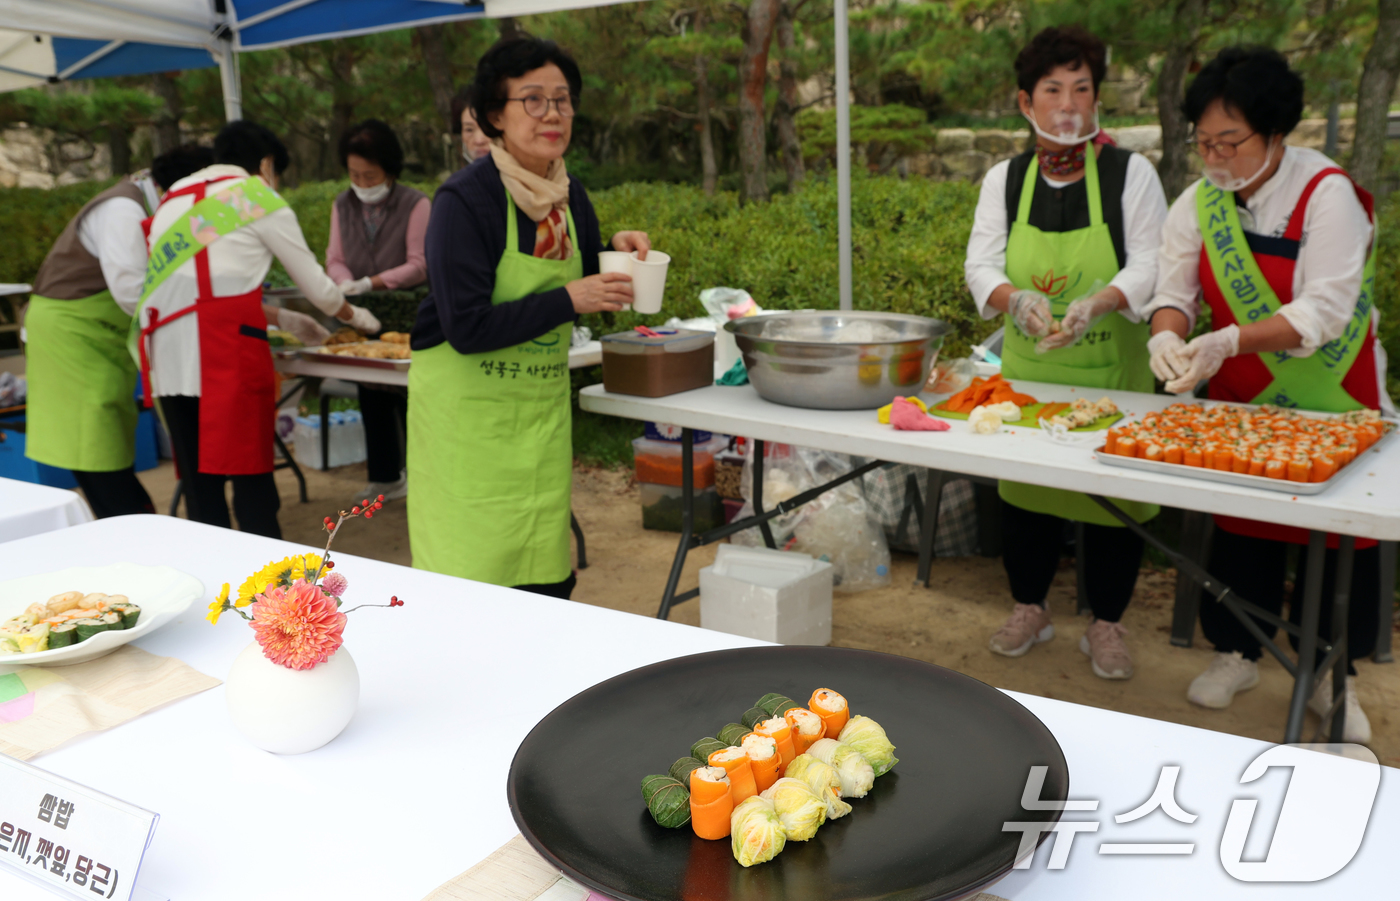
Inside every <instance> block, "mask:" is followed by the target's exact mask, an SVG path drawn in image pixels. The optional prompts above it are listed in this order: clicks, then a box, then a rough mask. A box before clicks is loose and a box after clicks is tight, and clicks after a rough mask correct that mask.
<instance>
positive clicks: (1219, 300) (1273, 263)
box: [1200, 167, 1380, 549]
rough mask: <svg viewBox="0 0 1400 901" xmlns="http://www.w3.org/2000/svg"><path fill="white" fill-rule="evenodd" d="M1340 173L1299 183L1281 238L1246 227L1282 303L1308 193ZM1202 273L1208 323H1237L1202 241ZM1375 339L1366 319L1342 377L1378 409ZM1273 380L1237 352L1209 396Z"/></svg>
mask: <svg viewBox="0 0 1400 901" xmlns="http://www.w3.org/2000/svg"><path fill="white" fill-rule="evenodd" d="M1339 173H1340V174H1342V175H1346V174H1347V173H1346V172H1345V171H1344V170H1342V169H1339V168H1336V167H1333V168H1330V169H1324V170H1323V171H1321V172H1319V173H1317V175H1315V176H1313V178H1312V181H1310V182H1308V184H1307V187H1305V188H1304V189H1303V195H1302V196H1301V197H1299V198H1298V205H1297V206H1295V207H1294V208H1293V213H1292V214H1291V215H1290V216H1289V218H1288V228H1287V229H1286V230H1285V231H1284V233H1283V237H1282V238H1271V237H1267V236H1262V235H1256V234H1254V233H1252V232H1246V233H1245V235H1246V237H1247V238H1248V241H1249V249H1250V251H1251V252H1252V253H1253V254H1254V259H1255V260H1256V261H1257V262H1258V263H1259V269H1260V271H1262V272H1263V273H1264V278H1265V279H1266V280H1267V281H1268V282H1269V287H1271V288H1273V289H1274V293H1275V294H1276V295H1278V299H1279V302H1280V303H1289V302H1291V301H1292V300H1293V270H1294V267H1296V266H1297V265H1298V249H1299V247H1300V246H1301V245H1302V238H1303V217H1304V214H1305V213H1306V212H1307V207H1308V200H1309V199H1310V198H1311V197H1312V194H1313V191H1314V190H1315V189H1316V188H1317V185H1318V182H1320V181H1322V179H1324V178H1326V177H1327V176H1329V175H1336V174H1339ZM1348 178H1350V176H1348ZM1352 185H1353V187H1355V188H1356V196H1357V198H1358V199H1360V201H1361V205H1362V206H1363V207H1365V209H1366V214H1367V215H1368V216H1369V217H1370V218H1371V222H1372V223H1373V224H1374V223H1375V221H1376V217H1375V212H1374V201H1373V199H1372V197H1371V194H1370V193H1369V192H1368V191H1366V190H1365V189H1363V188H1362V187H1360V186H1359V185H1356V183H1355V182H1353V183H1352ZM1200 273H1201V293H1202V295H1204V297H1205V299H1206V302H1207V303H1209V304H1210V314H1211V327H1212V328H1213V329H1222V328H1226V327H1227V326H1230V325H1233V324H1236V323H1237V320H1236V319H1235V315H1234V313H1233V312H1232V311H1231V310H1230V305H1229V303H1227V302H1226V300H1225V297H1224V295H1223V294H1222V293H1221V291H1220V286H1219V284H1218V283H1217V282H1216V280H1215V272H1214V270H1213V269H1212V268H1211V265H1210V258H1209V256H1207V254H1206V251H1205V246H1204V245H1202V247H1201V262H1200ZM1375 343H1376V334H1375V326H1374V324H1368V325H1367V327H1366V337H1365V338H1364V339H1363V341H1362V345H1361V351H1360V353H1359V354H1358V355H1357V357H1356V362H1354V363H1353V364H1352V366H1351V369H1349V370H1347V374H1346V376H1345V377H1343V379H1342V388H1343V389H1345V390H1346V392H1347V394H1349V395H1351V396H1352V397H1353V398H1355V399H1356V401H1357V403H1360V404H1362V405H1363V406H1366V407H1370V408H1371V409H1373V410H1378V409H1380V389H1379V387H1378V382H1377V379H1376V351H1375ZM1272 381H1273V376H1272V375H1271V374H1270V373H1269V369H1268V367H1266V366H1265V365H1264V363H1263V361H1262V360H1260V359H1259V355H1258V354H1239V355H1237V356H1233V357H1230V358H1229V359H1228V360H1226V361H1225V363H1224V365H1222V366H1221V367H1220V371H1219V372H1217V373H1216V374H1215V375H1213V376H1211V378H1210V390H1209V396H1210V398H1211V399H1212V400H1222V401H1229V402H1231V403H1249V402H1250V401H1251V400H1252V399H1253V398H1255V397H1258V396H1259V393H1260V392H1261V391H1263V390H1264V389H1265V388H1267V387H1268V386H1269V383H1270V382H1272ZM1215 524H1216V525H1217V526H1219V527H1220V528H1222V529H1224V530H1225V531H1227V532H1233V533H1234V534H1236V535H1248V536H1251V537H1254V538H1269V539H1272V540H1274V541H1287V542H1290V543H1292V544H1307V543H1308V533H1307V531H1306V530H1305V529H1299V528H1295V527H1293V526H1281V525H1277V524H1275V523H1267V522H1259V521H1257V520H1253V519H1241V518H1240V517H1237V516H1222V515H1220V514H1216V516H1215ZM1337 540H1338V539H1337V536H1336V535H1334V534H1328V536H1327V546H1328V547H1329V548H1334V549H1335V548H1336V547H1337ZM1375 544H1376V542H1374V541H1372V540H1370V539H1366V538H1358V539H1357V541H1356V547H1357V548H1358V549H1361V548H1368V547H1374V546H1375Z"/></svg>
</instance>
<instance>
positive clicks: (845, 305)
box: [835, 0, 851, 310]
mask: <svg viewBox="0 0 1400 901" xmlns="http://www.w3.org/2000/svg"><path fill="white" fill-rule="evenodd" d="M835 7H836V223H837V228H836V230H837V238H838V241H839V242H840V246H839V254H840V257H839V258H840V278H841V309H843V310H849V309H851V44H850V32H849V28H848V25H847V16H846V0H836V2H835Z"/></svg>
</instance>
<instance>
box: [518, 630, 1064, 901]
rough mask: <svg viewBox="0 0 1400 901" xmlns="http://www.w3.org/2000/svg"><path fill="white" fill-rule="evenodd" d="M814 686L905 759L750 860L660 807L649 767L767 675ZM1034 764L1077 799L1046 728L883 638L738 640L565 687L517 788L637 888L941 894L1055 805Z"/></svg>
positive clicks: (582, 876)
mask: <svg viewBox="0 0 1400 901" xmlns="http://www.w3.org/2000/svg"><path fill="white" fill-rule="evenodd" d="M817 688H831V689H834V690H836V691H839V692H841V693H842V694H844V695H845V696H846V697H847V699H849V701H850V703H851V709H852V710H853V711H854V712H855V713H858V714H864V715H867V716H870V717H872V718H874V719H875V720H876V721H877V722H879V723H880V724H881V725H882V726H884V727H885V729H886V730H887V731H888V733H889V736H890V740H891V741H893V742H894V744H895V746H896V748H897V750H896V752H895V753H896V756H897V757H898V758H899V765H898V766H896V767H895V768H894V770H893V771H892V772H890V773H888V774H886V775H884V776H881V777H880V778H879V779H877V780H875V788H874V789H873V790H872V791H871V792H870V793H869V794H868V795H866V796H865V797H864V798H859V799H852V800H851V805H852V806H853V807H854V808H855V809H854V810H853V811H852V812H851V813H850V814H848V815H847V816H845V817H842V818H841V819H839V820H835V821H833V822H829V823H827V824H826V825H824V826H822V827H821V829H820V830H818V832H817V836H816V838H814V839H812V840H811V841H808V842H789V843H788V845H787V847H786V848H785V849H784V850H783V852H782V853H781V854H779V855H778V857H777V858H775V859H774V860H773V861H771V862H770V863H766V864H759V865H757V866H753V867H749V868H748V869H745V868H744V867H741V866H739V864H738V863H737V862H735V860H734V857H733V854H732V853H731V851H730V847H729V841H728V840H725V841H718V842H712V841H704V840H702V839H699V838H696V837H695V834H694V832H692V831H691V828H690V826H689V824H687V825H686V826H683V827H682V828H680V829H663V828H662V827H660V826H658V825H657V824H656V823H655V822H654V821H653V820H652V818H651V815H650V814H649V813H647V810H646V806H645V804H643V803H642V793H641V781H642V777H644V776H647V775H649V774H651V773H665V772H666V771H667V769H668V768H669V767H670V766H671V762H672V761H674V760H675V759H676V758H677V757H684V756H685V755H686V754H688V753H689V751H690V746H691V744H692V743H693V742H695V741H696V740H697V739H699V738H701V737H702V736H706V735H714V734H715V733H716V732H717V731H719V729H720V728H721V727H722V726H724V724H725V723H729V722H737V721H738V720H739V716H740V714H742V713H743V712H744V711H745V710H747V709H748V708H749V707H751V706H752V705H753V703H754V701H756V700H758V698H759V697H760V696H762V695H764V694H766V693H767V692H770V691H777V692H782V693H784V694H786V695H788V696H789V697H791V698H793V699H794V700H796V701H798V702H799V703H805V702H806V700H807V699H808V698H809V697H810V696H811V693H812V691H813V690H815V689H817ZM1037 765H1043V766H1048V767H1049V771H1048V772H1047V774H1046V778H1045V787H1044V790H1043V792H1042V798H1043V799H1045V800H1052V799H1054V800H1063V799H1065V798H1067V797H1068V796H1069V767H1068V766H1067V764H1066V763H1065V757H1064V754H1063V753H1062V752H1061V750H1060V746H1059V743H1058V742H1056V741H1055V738H1054V736H1053V735H1051V734H1050V730H1048V729H1046V728H1045V725H1044V724H1043V723H1041V722H1040V720H1038V719H1036V718H1035V716H1033V715H1032V714H1031V712H1030V711H1029V710H1027V709H1026V708H1025V707H1022V706H1021V705H1020V704H1017V703H1016V702H1015V701H1013V700H1011V699H1010V698H1008V697H1007V696H1006V695H1004V694H1002V693H1001V692H999V691H997V690H996V689H994V688H992V687H990V686H988V685H984V684H983V683H981V682H978V681H977V680H975V679H971V678H969V677H967V676H964V675H961V674H959V673H955V672H953V671H952V670H948V669H944V668H942V667H938V666H933V665H931V664H928V663H923V662H921V661H918V660H911V659H909V658H907V657H896V656H893V655H889V654H879V653H876V652H874V651H861V650H852V649H847V648H823V647H796V646H794V647H764V648H741V649H737V650H730V651H716V652H713V653H709V654H697V655H694V656H691V657H678V658H676V659H674V660H666V661H663V662H661V663H656V664H653V665H651V666H645V667H642V668H640V669H635V670H632V671H631V672H628V673H623V674H622V675H620V676H617V677H615V678H613V679H609V680H607V681H606V682H601V683H599V684H598V685H595V686H593V687H592V688H590V689H588V690H587V691H584V692H582V693H580V694H578V695H575V696H574V697H572V698H570V699H569V700H568V701H565V702H564V703H563V704H561V705H559V707H557V708H556V709H555V710H554V711H552V712H551V713H550V714H549V715H548V716H546V717H545V718H544V719H543V720H541V721H540V723H539V725H537V726H535V728H534V729H533V730H532V731H531V732H530V734H529V735H527V736H526V737H525V740H524V741H523V742H522V743H521V745H520V749H519V750H518V751H517V752H516V754H515V760H514V761H513V762H512V764H511V768H510V779H509V781H508V783H507V788H506V792H507V795H508V797H509V800H510V808H511V812H512V813H513V814H514V815H515V822H516V824H517V825H519V827H520V831H521V833H522V834H523V835H524V836H525V838H526V839H528V840H529V842H530V844H532V845H533V846H534V847H535V849H536V850H537V851H539V852H540V853H541V854H542V855H544V857H545V858H546V859H547V860H550V861H552V862H553V863H554V864H555V865H557V866H558V867H559V868H560V869H561V870H563V871H564V872H565V873H567V874H568V875H569V876H570V877H572V878H574V879H576V880H578V881H579V882H581V883H583V884H585V885H587V886H589V887H591V888H594V889H597V890H598V891H599V892H602V893H604V894H607V895H611V896H613V897H615V898H619V899H623V901H759V899H762V901H777V899H784V901H823V899H826V901H863V899H875V898H878V899H881V901H932V899H944V898H957V897H960V896H962V895H964V894H967V893H968V892H971V891H973V890H975V889H978V888H980V887H983V886H986V885H989V884H991V883H992V882H994V881H996V880H997V879H999V878H1001V877H1002V876H1003V875H1005V874H1006V873H1007V872H1008V871H1009V870H1010V869H1011V866H1012V864H1013V863H1014V862H1015V858H1016V850H1017V847H1018V844H1019V841H1020V835H1021V834H1020V833H1019V832H1003V831H1002V824H1003V823H1005V822H1007V821H1012V820H1019V821H1044V822H1054V821H1056V820H1058V819H1059V816H1060V815H1059V812H1058V811H1028V810H1023V809H1022V807H1021V793H1022V791H1023V790H1024V788H1025V785H1026V777H1027V775H1028V774H1029V772H1030V768H1031V767H1032V766H1037ZM1048 834H1049V833H1044V834H1042V838H1044V837H1045V836H1046V835H1048Z"/></svg>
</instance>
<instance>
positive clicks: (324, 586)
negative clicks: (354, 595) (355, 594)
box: [321, 573, 350, 597]
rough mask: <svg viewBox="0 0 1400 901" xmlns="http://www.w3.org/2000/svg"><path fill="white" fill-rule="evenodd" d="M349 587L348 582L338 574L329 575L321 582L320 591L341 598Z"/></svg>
mask: <svg viewBox="0 0 1400 901" xmlns="http://www.w3.org/2000/svg"><path fill="white" fill-rule="evenodd" d="M349 587H350V580H349V579H347V578H345V577H344V576H342V575H341V574H340V573H331V574H330V575H329V576H326V577H325V578H324V579H322V580H321V590H322V591H324V592H325V593H326V594H330V595H335V596H336V597H341V596H343V595H344V594H345V592H346V590H347V589H349Z"/></svg>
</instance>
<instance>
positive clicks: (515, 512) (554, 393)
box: [407, 191, 584, 586]
mask: <svg viewBox="0 0 1400 901" xmlns="http://www.w3.org/2000/svg"><path fill="white" fill-rule="evenodd" d="M518 232H519V226H518V224H517V222H516V216H515V203H514V201H512V200H511V198H510V192H509V191H507V192H506V251H505V253H504V254H503V255H502V256H501V262H500V263H499V264H498V265H497V266H496V286H495V288H494V290H492V292H491V303H492V304H493V305H494V304H501V303H509V302H510V301H513V300H519V299H520V298H522V297H525V296H527V295H530V294H538V293H541V292H544V291H550V290H553V289H555V288H560V287H563V286H564V285H565V284H567V283H568V282H571V281H573V280H575V279H579V278H582V277H583V256H582V254H583V253H584V249H583V248H582V247H580V246H579V245H578V235H577V232H576V231H575V229H574V218H573V214H572V213H570V214H569V235H570V237H571V239H572V240H573V244H574V254H573V256H572V257H571V258H570V259H568V260H543V259H538V258H536V257H533V256H530V255H528V254H524V253H521V252H520V240H519V234H518ZM573 328H574V327H573V323H572V322H566V323H564V324H563V325H560V326H557V327H555V328H554V329H552V330H550V331H548V332H545V333H544V334H543V335H540V336H539V337H538V338H535V339H533V340H531V341H526V342H524V343H523V344H517V345H515V346H514V347H506V348H503V349H501V350H496V351H491V352H490V353H480V354H460V353H458V352H457V351H455V350H453V348H452V345H450V344H448V343H447V342H445V341H444V342H443V343H442V344H439V345H438V346H437V347H432V348H429V349H428V350H419V351H414V352H413V365H412V366H411V367H410V368H409V372H408V460H407V463H408V478H409V482H410V483H411V484H412V485H414V486H416V487H415V488H414V489H413V492H412V493H411V494H410V495H409V498H408V536H409V543H410V545H411V547H412V550H413V565H414V566H415V567H416V568H418V569H426V570H431V571H432V572H438V573H445V574H447V575H452V576H460V577H462V578H466V579H475V580H476V581H479V582H490V583H492V584H495V585H506V586H511V585H539V584H550V583H554V582H562V581H563V580H565V579H567V578H568V577H569V574H570V572H572V569H573V567H572V564H571V562H570V556H569V503H570V495H571V493H572V489H573V437H572V432H571V429H572V421H573V417H572V413H571V411H570V406H569V341H570V338H571V336H572V334H573Z"/></svg>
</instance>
